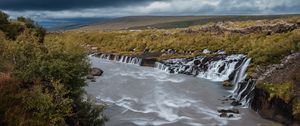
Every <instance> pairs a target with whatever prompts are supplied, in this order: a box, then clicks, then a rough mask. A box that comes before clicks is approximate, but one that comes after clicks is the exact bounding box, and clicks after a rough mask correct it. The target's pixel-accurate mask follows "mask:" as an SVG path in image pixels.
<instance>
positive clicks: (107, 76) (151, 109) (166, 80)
mask: <svg viewBox="0 0 300 126" xmlns="http://www.w3.org/2000/svg"><path fill="white" fill-rule="evenodd" d="M89 58H90V60H91V63H92V65H93V66H95V67H100V68H102V69H103V70H104V74H103V76H102V77H100V78H97V82H95V83H91V84H90V85H89V86H88V87H87V88H86V90H87V92H88V93H89V94H91V95H94V96H97V99H98V101H101V102H104V103H106V104H108V105H109V106H110V107H109V108H108V110H109V111H110V112H108V113H107V114H108V117H109V118H110V119H111V122H109V123H108V124H107V125H108V126H118V125H129V126H131V125H138V126H146V125H153V126H161V125H180V126H201V125H228V124H229V121H233V120H239V119H241V117H238V116H237V118H233V119H226V118H220V117H219V113H218V112H217V106H216V105H217V104H219V102H220V101H218V100H217V99H218V98H220V97H222V96H223V95H228V92H226V91H224V90H222V89H219V88H218V86H217V85H215V83H212V82H210V81H207V80H202V79H199V78H195V77H192V76H182V75H178V74H169V73H166V72H163V71H161V70H157V69H153V68H148V67H139V66H136V65H127V64H121V63H117V62H114V61H108V60H103V59H99V58H95V57H89ZM225 60H226V59H225ZM187 64H191V63H187ZM216 64H218V65H220V63H216ZM216 66H217V65H216ZM216 66H215V67H216ZM228 67H231V66H230V65H228ZM212 68H213V67H212ZM212 71H213V70H212ZM223 73H226V72H223ZM112 113H116V114H113V115H110V114H112ZM129 122H130V123H129ZM250 122H251V120H250Z"/></svg>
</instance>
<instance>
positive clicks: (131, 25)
mask: <svg viewBox="0 0 300 126" xmlns="http://www.w3.org/2000/svg"><path fill="white" fill-rule="evenodd" d="M290 16H295V15H267V16H265V15H259V16H255V15H254V16H129V17H121V18H115V19H110V20H105V21H103V22H95V23H91V24H86V25H83V26H76V27H73V26H71V27H68V29H67V30H79V31H114V30H138V29H149V28H152V29H153V28H157V29H168V28H185V27H189V26H193V25H199V24H206V23H209V22H223V21H245V20H262V19H276V18H286V17H290Z"/></svg>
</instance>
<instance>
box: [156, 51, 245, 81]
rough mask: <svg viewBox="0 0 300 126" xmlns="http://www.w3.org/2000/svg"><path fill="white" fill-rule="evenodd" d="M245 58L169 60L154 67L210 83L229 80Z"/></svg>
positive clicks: (231, 56)
mask: <svg viewBox="0 0 300 126" xmlns="http://www.w3.org/2000/svg"><path fill="white" fill-rule="evenodd" d="M245 58H246V56H245V55H230V56H219V57H196V58H192V59H191V58H187V59H171V60H166V61H163V62H157V63H156V64H155V67H156V68H157V69H160V70H163V71H166V72H169V73H177V74H187V75H194V76H197V77H199V78H205V79H209V80H211V81H225V80H229V76H230V74H232V73H233V72H234V71H235V69H236V65H237V64H238V63H239V62H241V61H242V60H243V59H245Z"/></svg>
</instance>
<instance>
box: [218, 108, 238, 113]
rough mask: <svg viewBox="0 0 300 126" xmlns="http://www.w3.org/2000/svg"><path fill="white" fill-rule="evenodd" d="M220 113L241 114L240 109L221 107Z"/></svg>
mask: <svg viewBox="0 0 300 126" xmlns="http://www.w3.org/2000/svg"><path fill="white" fill-rule="evenodd" d="M218 112H219V113H233V114H240V111H239V110H238V109H220V110H218Z"/></svg>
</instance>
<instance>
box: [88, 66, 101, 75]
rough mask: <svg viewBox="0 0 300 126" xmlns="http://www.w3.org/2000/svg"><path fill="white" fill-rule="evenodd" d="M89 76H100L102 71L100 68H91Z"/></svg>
mask: <svg viewBox="0 0 300 126" xmlns="http://www.w3.org/2000/svg"><path fill="white" fill-rule="evenodd" d="M90 74H91V75H92V76H101V75H102V74H103V70H101V69H100V68H92V69H91V71H90Z"/></svg>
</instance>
